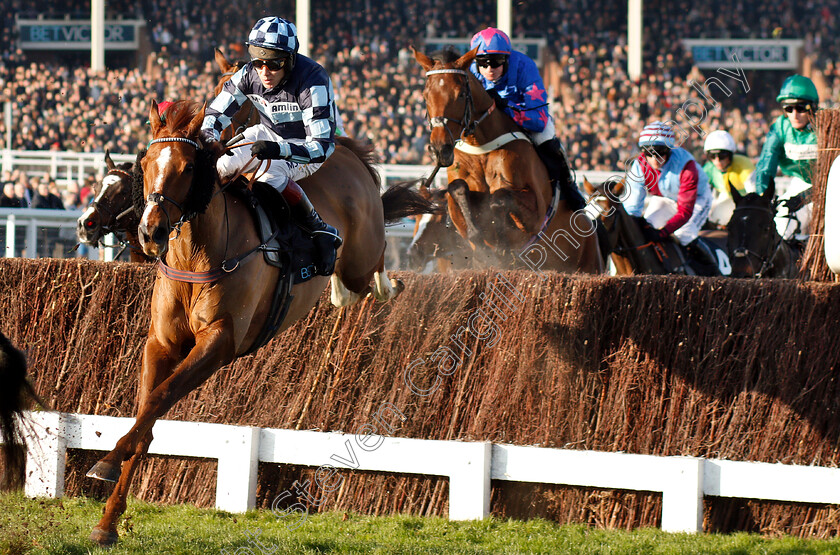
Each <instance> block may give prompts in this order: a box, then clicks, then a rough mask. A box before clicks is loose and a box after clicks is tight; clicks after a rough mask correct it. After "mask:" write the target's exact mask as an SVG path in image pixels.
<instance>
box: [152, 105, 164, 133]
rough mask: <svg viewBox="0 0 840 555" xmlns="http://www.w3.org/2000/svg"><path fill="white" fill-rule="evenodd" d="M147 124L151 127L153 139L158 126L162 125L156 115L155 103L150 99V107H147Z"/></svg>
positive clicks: (156, 106) (156, 107)
mask: <svg viewBox="0 0 840 555" xmlns="http://www.w3.org/2000/svg"><path fill="white" fill-rule="evenodd" d="M149 123H150V124H151V126H152V136H153V137H154V136H155V134H157V132H158V129H160V126H161V125H163V124H162V123H161V121H160V114H158V105H157V102H155V100H154V99H152V105H151V106H150V107H149Z"/></svg>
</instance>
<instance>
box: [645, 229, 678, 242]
mask: <svg viewBox="0 0 840 555" xmlns="http://www.w3.org/2000/svg"><path fill="white" fill-rule="evenodd" d="M642 235H644V236H645V241H650V242H651V243H661V242H662V241H665V240H666V239H668V237H669V236H670V235H671V234H670V233H668V232H667V231H665V230H664V229H656V228H655V227H653V226H647V227H643V228H642Z"/></svg>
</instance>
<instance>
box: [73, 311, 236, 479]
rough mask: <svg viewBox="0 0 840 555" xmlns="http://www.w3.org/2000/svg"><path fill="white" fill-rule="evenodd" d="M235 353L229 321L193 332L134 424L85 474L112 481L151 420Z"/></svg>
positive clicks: (153, 421) (136, 446) (205, 378)
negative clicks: (191, 340) (185, 350)
mask: <svg viewBox="0 0 840 555" xmlns="http://www.w3.org/2000/svg"><path fill="white" fill-rule="evenodd" d="M235 354H236V353H235V346H234V341H233V326H231V325H230V323H229V322H226V321H218V322H214V323H212V324H210V325H209V326H207V327H205V328H204V329H202V330H201V331H199V332H198V333H197V334H196V335H195V346H194V347H193V348H192V350H190V352H189V354H188V355H187V357H186V358H185V359H184V360H183V361H182V362H181V363H180V364H178V366H176V367H175V370H174V371H173V372H172V374H171V375H170V376H169V377H167V378H166V379H165V380H163V382H162V383H160V384H159V385H157V386H156V387H155V388H154V389H153V390H152V391H151V393H150V394H149V395H148V398H147V399H146V400H145V402H144V403H142V404H141V406H140V410H139V411H138V413H137V419H136V420H135V422H134V425H133V426H132V427H131V429H130V430H129V431H128V433H126V434H125V435H124V436H123V437H121V438H120V439H119V441H117V445H116V447H114V449H113V450H112V451H111V452H110V453H108V454H107V455H105V457H103V458H102V460H100V461H99V462H98V463H96V465H94V467H93V468H92V469H91V470H90V471H89V472H88V476H89V477H92V478H99V479H102V480H110V481H114V480H116V478H117V477H119V465H120V464H121V463H122V461H124V460H125V459H127V458H128V456H130V455H131V454H136V453H138V449H139V447H140V445H141V442H142V440H143V438H144V437H145V436H146V434H148V433H150V432H151V429H152V426H154V424H155V421H156V420H157V419H158V418H160V417H161V416H163V415H164V414H166V412H167V411H168V410H169V409H170V408H172V405H174V404H175V403H176V402H178V401H179V400H180V399H181V398H183V397H184V396H185V395H186V394H187V393H189V392H190V391H192V390H193V389H195V388H196V387H198V386H199V385H201V384H202V383H204V381H205V380H207V378H209V377H210V376H212V375H213V373H214V372H215V371H216V370H218V369H219V368H221V367H222V366H224V365H225V364H228V363H229V362H231V361H232V360H233V359H234V356H235Z"/></svg>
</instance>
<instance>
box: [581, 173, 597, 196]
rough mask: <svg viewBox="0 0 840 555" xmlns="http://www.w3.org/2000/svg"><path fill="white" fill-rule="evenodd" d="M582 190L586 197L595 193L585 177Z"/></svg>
mask: <svg viewBox="0 0 840 555" xmlns="http://www.w3.org/2000/svg"><path fill="white" fill-rule="evenodd" d="M583 190H584V191H586V194H587V195H591V194H593V193H594V192H595V187H594V186H593V185H592V183H590V182H589V180H588V179H586V176H584V177H583Z"/></svg>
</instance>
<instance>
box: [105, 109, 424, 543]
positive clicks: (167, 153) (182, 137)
mask: <svg viewBox="0 0 840 555" xmlns="http://www.w3.org/2000/svg"><path fill="white" fill-rule="evenodd" d="M203 120H204V109H203V108H202V106H200V105H199V104H197V103H195V102H191V101H179V102H176V103H175V105H174V106H172V107H170V108H169V109H168V110H167V116H166V121H165V122H162V121H161V119H160V117H159V116H158V111H157V104H156V103H155V102H152V106H151V110H150V111H149V121H150V123H151V128H152V129H151V130H152V136H153V140H152V141H151V142H150V144H149V148H148V151H147V152H146V154H145V156H143V157H142V161H141V162H140V164H139V166H140V169H142V175H139V176H138V179H137V181H138V183H142V187H141V188H142V192H140V191H138V190H137V187H136V188H135V198H139V199H140V202H139V203H138V204H140V207H141V208H142V212H143V215H142V217H141V219H140V227H139V232H140V243H141V245H142V247H143V251H144V252H145V253H146V255H148V256H154V257H159V258H161V259H162V258H163V257H164V255H165V257H166V260H165V262H166V266H163V264H162V263H161V269H160V272H161V273H160V274H159V275H158V277H157V280H156V281H155V286H154V290H153V292H152V304H151V325H150V327H149V332H148V338H147V340H146V345H145V349H144V352H143V363H142V370H141V375H140V388H139V393H138V398H139V400H138V404H139V406H138V413H137V418H136V421H135V423H134V425H133V426H132V428H131V429H130V430H129V431H128V433H126V435H124V436H123V437H122V438H120V440H119V441H118V442H117V445H116V446H115V447H114V449H113V450H112V451H111V452H109V453H108V454H107V455H105V457H103V458H102V459H101V460H100V461H99V462H98V463H96V465H94V467H93V468H92V469H91V470H90V471H89V472H88V476H89V477H93V478H98V479H102V480H108V481H117V480H119V481H118V483H117V486H116V488H115V489H114V491H113V493H112V494H111V496H110V497H109V499H108V502H107V504H106V506H105V511H104V514H103V516H102V519H101V520H100V521H99V523H98V524H97V526H96V527H95V528H94V529H93V533H92V534H91V539H92V540H94V541H96V542H97V543H99V544H101V545H109V544H113V543H114V542H116V541H117V538H118V536H117V528H116V525H117V519H118V518H119V516H120V515H121V514H122V513H123V512H124V511H125V507H126V495H127V493H128V487H129V484H130V481H131V478H132V475H133V474H134V471H135V469H136V468H137V464H138V462H139V461H140V459H141V458H142V457H143V456H144V455H145V454H146V453H147V451H148V448H149V444H150V443H151V441H152V427H153V426H154V423H155V421H156V420H157V419H158V418H161V417H162V416H163V415H164V414H166V412H167V411H168V410H169V409H170V408H171V407H172V405H173V404H175V403H176V402H177V401H178V400H179V399H181V398H183V397H184V396H185V395H186V394H188V393H189V392H190V391H192V390H194V389H195V388H197V387H198V386H200V385H201V384H202V383H204V382H205V381H206V380H207V379H208V378H209V377H210V376H212V375H213V373H214V372H216V370H218V369H219V368H221V367H222V366H225V365H226V364H229V363H230V362H232V361H233V360H234V359H236V358H237V357H239V356H242V355H243V354H245V353H247V352H249V351H250V350H251V349H252V348H254V347H255V346H256V345H258V340H259V339H260V338H261V337H263V336H264V334H263V330H264V329H265V326H266V324H271V322H269V321H268V320H269V315H270V314H271V313H272V311H271V306H272V304H273V299H274V297H275V291H276V289H277V285H278V282H279V280H280V278H281V270H280V269H279V268H276V267H274V266H271V265H269V264H267V263H266V262H265V260H264V258H263V256H262V254H260V253H259V251H258V250H257V249H258V248H259V246H260V244H261V243H260V239H259V235H258V229H257V227H256V226H255V225H254V224H253V223H252V219H251V213H250V209H249V207H248V206H247V205H246V202H245V201H243V200H242V199H241V198H240V197H239V196H237V195H235V194H233V193H232V192H231V191H230V190H227V189H222V187H221V185H220V184H219V182H218V179H217V176H216V172H215V159H214V157H213V155H212V154H211V153H210V151H208V150H207V149H206V148H205V147H204V145H202V144H201V142H200V139H199V138H198V134H199V129H200V128H201V124H202V121H203ZM372 157H373V154H372V150H371V149H366V148H365V147H363V146H362V145H360V144H357V143H356V142H355V141H353V140H351V139H343V140H341V141H340V144H338V145H337V146H336V150H335V152H334V153H333V154H332V156H330V158H329V159H328V160H327V161H326V162H325V163H324V164H323V166H321V168H320V169H319V170H318V171H317V172H315V173H314V174H313V175H312V176H310V177H309V178H307V179H306V180H304V182H303V183H301V185H303V186H304V187H305V188H306V191H307V194H308V195H309V197H310V198H311V199H312V203H313V204H314V205H315V206H316V208H317V210H318V213H319V214H321V216H322V217H323V218H324V220H326V221H327V222H329V223H330V224H332V225H333V226H335V227H336V228H337V229H338V230H339V231H340V233H341V235H342V237H343V238H344V244H343V245H342V247H341V248H340V250H339V255H338V256H339V259H338V263H337V265H336V273H335V274H334V275H333V276H332V277H331V283H332V300H333V303H334V304H336V305H342V306H343V305H348V304H351V303H353V302H355V301H357V300H359V299H360V298H362V296H363V295H366V294H367V293H368V292H370V293H371V294H372V295H373V296H374V297H375V298H376V299H378V300H382V301H386V300H389V299H392V298H394V297H395V296H397V295H398V294H399V292H400V291H401V290H402V288H401V286H402V284H401V283H399V282H397V281H396V280H390V279H389V278H388V276H387V274H386V272H385V267H384V253H385V222H386V221H387V222H391V221H398V220H399V219H401V218H403V217H405V216H409V215H413V214H417V213H423V212H428V211H429V210H430V209H431V208H432V207H431V206H430V205H429V203H428V202H427V201H425V200H424V199H422V198H420V197H419V195H417V194H416V193H414V192H413V191H412V190H411V189H410V188H407V187H395V188H391V189H389V190H388V191H386V192H385V194H384V195H382V197H381V198H380V195H379V181H378V174H377V172H376V170H375V169H374V168H373V167H372V166H371V165H370V162H371V160H372ZM138 193H139V194H138ZM248 253H252V255H248ZM231 259H235V260H236V261H237V262H236V264H235V265H234V264H230V260H231ZM167 268H168V269H167ZM164 272H165V273H164ZM175 274H178V275H179V276H187V277H186V278H185V279H183V280H182V279H175V278H173V277H169V276H174V275H175ZM208 275H211V276H213V277H207V276H208ZM198 276H201V280H199V279H198ZM190 278H195V280H194V281H189V279H190ZM371 279H373V281H374V286H373V287H371V284H370V282H371ZM326 284H327V278H326V277H323V276H316V277H314V278H312V279H310V280H309V281H305V282H302V283H298V284H296V285H294V286H293V287H292V288H291V296H290V297H289V296H288V295H285V298H289V299H290V303H289V304H288V305H287V307H286V312H285V316H284V317H282V319H281V320H280V321H279V322H277V325H276V332H278V333H279V332H282V331H283V330H285V329H286V328H288V327H289V326H291V325H292V323H294V322H295V321H296V320H298V319H299V318H301V317H303V316H304V315H306V314H307V313H308V312H309V310H310V309H311V308H312V306H313V305H314V304H315V303H316V302H317V300H318V299H319V297H320V296H321V293H322V292H323V290H324V287H325V286H326Z"/></svg>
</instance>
